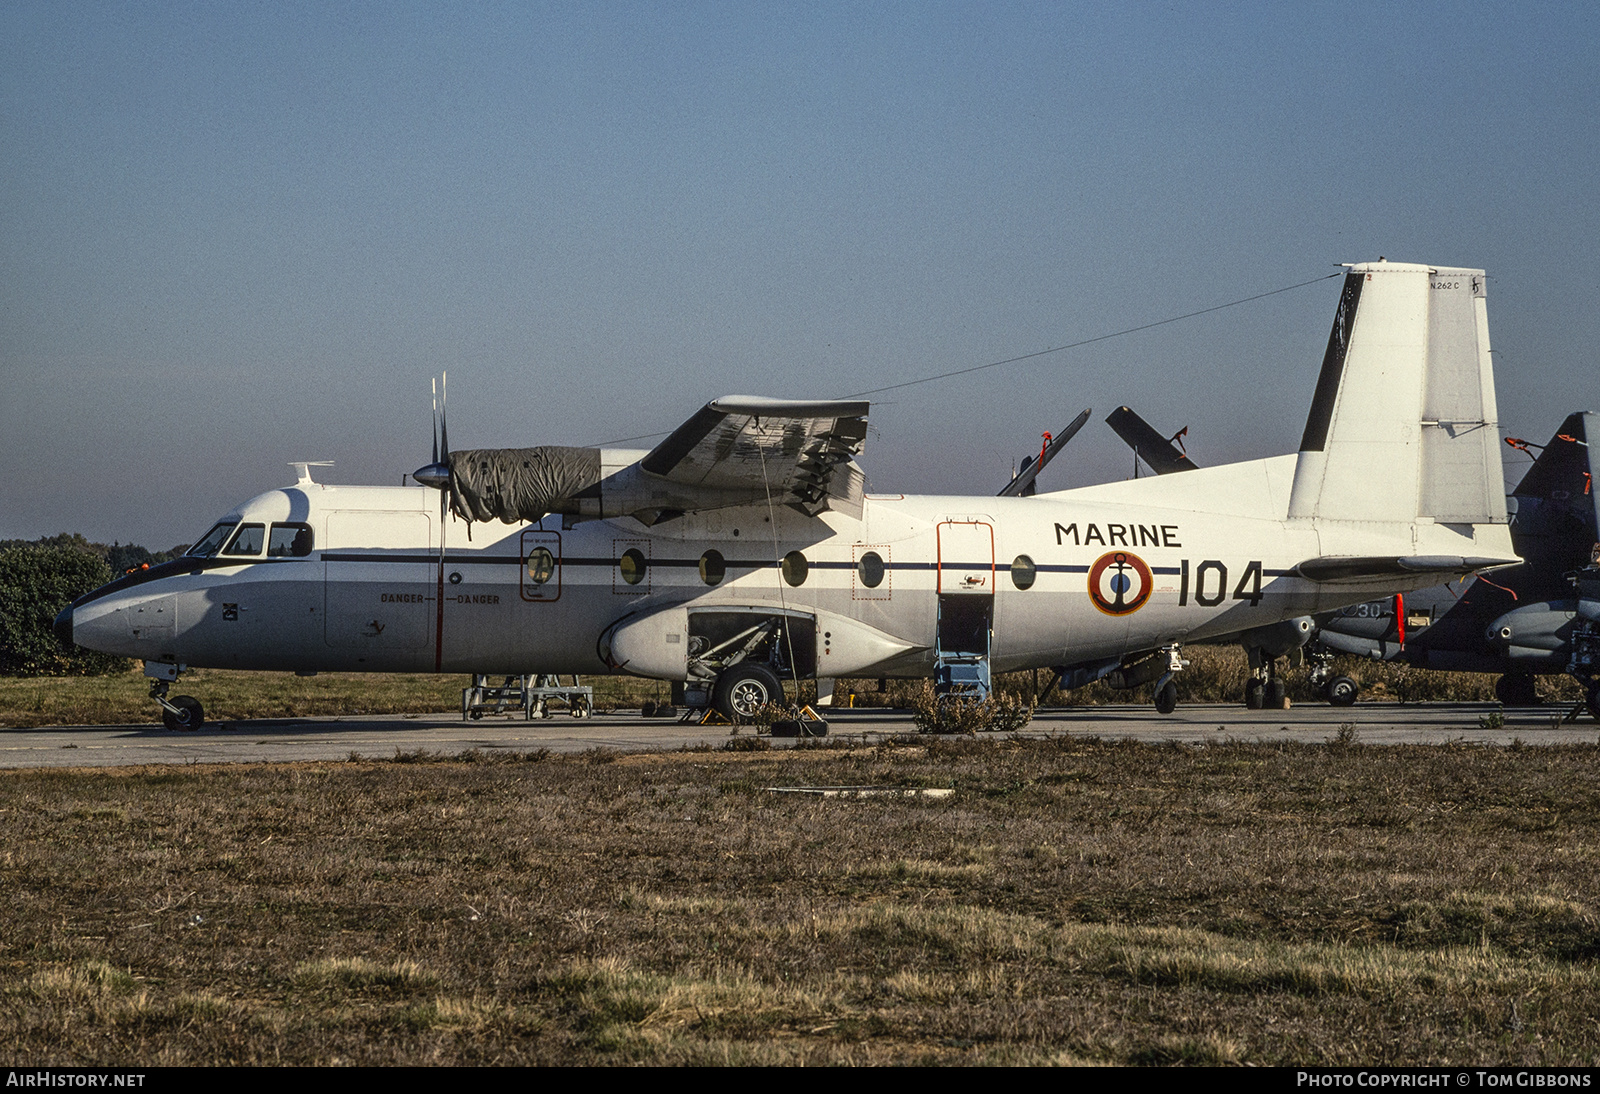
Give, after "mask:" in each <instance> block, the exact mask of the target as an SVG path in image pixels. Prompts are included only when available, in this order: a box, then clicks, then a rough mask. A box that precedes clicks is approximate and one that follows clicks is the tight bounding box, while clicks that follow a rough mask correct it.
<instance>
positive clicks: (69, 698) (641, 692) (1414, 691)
mask: <svg viewBox="0 0 1600 1094" xmlns="http://www.w3.org/2000/svg"><path fill="white" fill-rule="evenodd" d="M1184 656H1185V657H1187V658H1189V659H1190V660H1191V661H1192V662H1193V663H1192V664H1191V665H1190V667H1189V668H1188V669H1186V670H1185V671H1184V672H1182V673H1181V674H1179V676H1178V685H1179V688H1178V694H1179V701H1180V702H1185V703H1215V702H1237V701H1239V700H1240V698H1241V697H1242V696H1243V694H1244V682H1245V678H1246V676H1247V671H1246V667H1245V660H1244V653H1243V652H1242V651H1241V650H1240V649H1239V648H1238V647H1237V646H1194V647H1190V648H1188V649H1186V650H1185V651H1184ZM1339 671H1340V672H1343V673H1345V674H1347V675H1349V676H1352V677H1354V678H1355V679H1356V680H1358V681H1359V682H1360V683H1361V685H1362V698H1363V699H1375V700H1387V701H1390V702H1393V701H1397V700H1398V701H1400V702H1422V701H1426V700H1432V699H1443V700H1452V701H1457V702H1472V701H1482V702H1493V701H1494V680H1495V678H1494V677H1493V676H1487V675H1477V674H1472V673H1461V672H1433V671H1429V670H1427V669H1412V668H1407V667H1406V666H1404V665H1393V664H1372V663H1371V662H1367V661H1361V660H1358V659H1356V658H1345V659H1343V660H1342V661H1341V663H1340V665H1339ZM1305 675H1306V674H1305V671H1304V670H1298V669H1297V670H1292V671H1291V672H1290V673H1289V675H1288V680H1289V682H1290V685H1291V690H1290V695H1291V696H1292V697H1293V698H1294V700H1295V701H1296V702H1320V701H1321V699H1320V697H1319V696H1317V695H1316V694H1315V693H1314V692H1313V691H1312V690H1311V689H1310V688H1309V687H1308V686H1307V685H1306V683H1305ZM1049 679H1050V677H1049V674H1048V673H1040V674H1039V677H1038V678H1037V682H1036V680H1035V677H1034V675H1033V674H1032V673H1012V674H1010V675H1008V676H1002V677H1000V678H999V686H1000V688H1001V690H1002V691H1004V692H1006V693H1007V694H1010V695H1013V696H1017V697H1022V696H1025V695H1028V694H1031V693H1033V691H1034V689H1036V688H1038V687H1040V686H1042V685H1043V684H1046V683H1048V682H1049ZM467 682H468V681H467V678H466V677H465V676H458V675H446V676H434V675H431V674H406V673H325V674H323V675H321V676H313V677H298V676H294V675H292V674H290V673H284V672H238V671H232V670H228V669H197V670H194V671H191V672H188V673H186V674H185V675H184V677H183V679H182V680H181V681H180V682H179V684H178V685H177V686H176V687H175V688H174V689H173V694H175V695H177V694H193V695H196V696H198V697H199V698H200V700H201V702H203V703H204V704H205V709H206V717H207V718H208V719H210V720H212V721H238V720H243V719H250V718H306V717H317V716H329V717H337V716H340V715H350V714H427V713H439V712H448V711H453V710H459V709H460V704H461V689H462V688H463V687H464V686H465V685H466V684H467ZM583 682H584V683H585V684H589V685H591V686H593V687H594V689H595V702H596V705H597V706H598V707H600V709H602V710H611V709H619V708H637V707H638V706H639V705H640V704H641V703H644V702H645V701H647V700H649V701H655V702H666V701H667V700H668V698H669V697H670V691H669V689H668V687H667V685H665V684H662V683H660V682H658V681H654V680H644V679H640V678H638V677H630V676H591V677H585V678H584V681H583ZM149 687H150V681H149V680H147V679H146V678H145V677H144V675H143V674H142V673H141V672H140V671H139V669H138V668H137V667H134V668H130V669H129V670H128V671H127V672H123V673H118V674H115V675H111V676H67V677H34V678H14V677H0V726H16V727H31V726H51V725H140V724H145V723H154V722H157V721H159V720H160V719H159V710H158V708H157V707H156V705H155V703H154V702H152V701H151V700H150V698H149ZM921 687H922V682H921V681H913V680H904V681H901V680H891V681H889V683H888V687H887V689H886V690H883V691H880V690H879V689H878V684H877V681H874V680H856V681H850V680H844V681H840V682H839V687H838V690H837V694H838V695H839V697H840V701H841V702H843V701H845V699H844V696H845V695H846V694H848V693H851V692H853V693H854V694H855V701H856V704H857V705H858V706H860V705H866V706H890V707H901V708H909V707H911V706H913V705H914V704H915V701H916V697H917V695H918V693H919V692H920V689H921ZM1539 689H1540V692H1541V694H1542V695H1543V696H1544V698H1545V699H1546V701H1553V700H1557V699H1560V700H1562V701H1565V702H1576V701H1577V700H1578V699H1579V698H1580V697H1581V691H1580V690H1579V689H1578V687H1577V685H1576V684H1575V683H1574V682H1573V681H1572V680H1570V679H1568V678H1566V677H1552V676H1545V677H1541V678H1540V681H1539ZM802 692H803V694H804V695H805V696H806V697H808V698H809V697H810V696H812V695H814V694H815V690H814V688H813V687H812V685H810V684H806V685H804V686H803V689H802ZM1149 701H1150V689H1149V687H1143V688H1136V689H1133V690H1132V691H1113V690H1112V689H1111V688H1108V687H1106V686H1105V685H1104V684H1095V685H1092V686H1090V687H1087V688H1081V689H1079V690H1078V691H1074V692H1071V693H1068V694H1065V695H1063V694H1061V693H1059V692H1052V693H1051V694H1050V695H1048V696H1046V697H1045V702H1046V704H1049V705H1065V706H1097V705H1101V704H1107V703H1148V702H1149Z"/></svg>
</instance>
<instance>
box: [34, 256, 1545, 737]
mask: <svg viewBox="0 0 1600 1094" xmlns="http://www.w3.org/2000/svg"><path fill="white" fill-rule="evenodd" d="M867 411H868V404H867V403H865V402H858V401H800V400H779V399H762V398H752V397H747V396H730V397H727V398H722V399H716V400H714V401H712V402H710V403H708V404H706V406H705V407H704V408H703V409H701V410H700V411H698V412H697V413H695V414H694V415H693V416H692V417H691V418H690V419H689V420H688V421H687V422H685V423H684V424H683V425H682V426H680V427H679V428H678V429H677V430H676V431H675V432H674V433H672V435H671V436H669V437H668V438H667V439H666V440H665V441H663V442H662V443H661V444H659V445H657V446H656V447H655V448H654V449H652V450H651V451H649V452H643V451H619V450H611V449H594V448H557V447H541V448H524V449H489V450H475V451H460V452H450V451H449V447H448V440H447V439H446V441H445V446H444V452H443V453H436V456H435V460H434V462H433V463H432V464H430V465H428V466H427V467H424V468H421V469H419V470H418V471H417V472H416V473H415V475H414V476H413V477H414V478H415V479H416V480H417V481H418V482H419V483H422V484H425V485H426V486H432V487H435V488H436V489H439V490H441V491H443V492H444V493H443V494H441V495H440V500H441V504H439V505H438V506H435V504H434V497H435V495H434V494H433V493H432V492H431V491H430V490H428V489H423V488H420V487H404V486H401V487H375V486H368V487H355V486H329V485H322V484H318V483H314V482H312V481H311V477H310V475H309V474H302V475H301V481H300V482H299V483H297V484H296V485H294V486H291V487H288V488H286V489H282V490H273V491H270V492H268V493H265V494H262V495H261V496H259V497H256V498H253V499H251V500H250V501H248V502H245V503H244V504H243V505H241V506H240V507H239V508H238V509H236V510H234V511H233V512H231V513H229V514H228V515H227V516H225V517H223V518H222V519H221V520H220V521H218V522H217V524H216V525H215V526H214V527H213V528H212V529H211V530H210V531H209V532H207V533H206V534H205V536H203V537H202V538H201V539H200V541H199V542H198V543H196V544H195V545H194V547H192V548H191V549H190V550H189V552H188V554H187V555H185V556H184V557H182V558H180V559H177V560H175V561H173V562H168V563H163V564H161V565H159V566H155V567H152V568H151V569H149V570H147V571H139V572H137V573H134V574H129V575H127V576H125V577H121V578H118V579H117V580H115V581H113V582H111V583H110V584H108V585H106V586H104V587H103V588H101V589H98V590H96V591H94V592H92V593H90V594H88V595H86V596H84V597H83V598H81V599H79V600H78V601H77V602H76V603H74V604H73V605H72V606H71V607H69V608H68V609H66V610H65V611H63V612H62V613H61V616H60V617H59V618H58V620H57V625H56V629H57V633H58V634H60V635H62V637H64V638H69V639H70V640H74V641H76V642H77V643H79V644H80V645H83V646H87V647H89V648H91V649H96V650H101V651H104V652H108V653H116V654H122V655H125V656H129V657H138V658H142V659H144V660H145V662H146V670H145V671H146V673H147V675H150V676H151V677H152V678H153V679H154V683H153V685H152V697H153V698H156V699H157V700H158V701H159V702H160V703H161V704H162V706H163V708H164V709H165V712H166V713H165V718H166V721H167V724H168V725H171V726H174V727H192V726H194V725H197V724H198V723H199V722H200V720H201V719H202V717H203V714H202V711H201V707H200V704H199V703H198V702H196V701H195V700H194V699H192V698H189V697H187V696H178V697H176V698H175V699H174V700H172V701H170V702H169V701H168V700H167V698H166V690H167V686H168V684H169V683H170V682H171V681H172V680H174V679H176V678H177V676H178V674H179V673H181V672H182V671H183V670H184V669H185V668H187V667H191V666H195V667H215V668H240V669H280V670H287V671H295V672H300V673H312V672H321V671H368V672H371V671H387V672H452V673H484V674H491V673H492V674H506V675H520V674H528V673H536V672H537V673H583V674H590V673H608V672H625V673H632V674H637V675H640V676H646V677H654V678H657V679H660V680H665V681H672V682H673V683H674V690H675V692H677V693H678V694H680V695H681V697H682V699H683V701H684V702H686V703H687V705H689V706H690V707H703V706H707V705H713V706H715V707H717V708H718V709H720V710H721V711H722V712H724V713H725V714H727V715H728V716H730V717H733V718H736V719H737V718H742V717H746V716H748V715H750V714H751V713H753V712H754V710H755V709H756V708H758V707H759V706H760V705H762V704H763V703H765V702H767V701H768V700H769V699H777V698H781V695H782V685H781V683H780V680H781V679H783V678H794V679H800V678H814V679H817V680H818V681H819V685H820V686H821V687H822V688H823V689H824V690H828V689H829V687H830V685H829V682H830V681H831V680H832V679H833V678H836V677H841V676H877V677H882V676H899V677H929V676H935V675H937V674H938V673H939V672H940V670H941V668H944V667H947V666H948V665H949V664H951V663H952V662H955V661H965V662H967V663H976V664H978V665H980V666H981V667H982V669H983V672H984V674H985V675H986V674H987V672H988V670H989V669H990V668H992V669H993V670H994V671H1010V670H1015V669H1032V668H1049V669H1055V670H1057V671H1058V672H1060V673H1061V674H1062V679H1063V683H1064V684H1065V685H1066V686H1076V685H1081V684H1082V683H1085V682H1087V681H1089V680H1093V679H1099V678H1109V679H1110V680H1111V681H1112V682H1113V683H1115V684H1118V685H1121V686H1133V685H1135V684H1139V683H1144V682H1152V681H1153V682H1154V683H1155V684H1156V688H1155V696H1156V700H1155V701H1156V706H1157V708H1158V709H1160V710H1161V711H1163V712H1167V711H1170V710H1172V709H1173V707H1174V705H1175V703H1176V688H1175V686H1174V684H1173V682H1172V677H1173V675H1174V674H1175V673H1177V672H1178V671H1180V670H1181V669H1182V667H1183V665H1184V664H1185V662H1184V661H1183V660H1182V658H1181V657H1180V649H1181V646H1182V645H1183V644H1184V643H1187V642H1195V641H1199V640H1204V639H1207V638H1211V637H1214V636H1219V635H1237V634H1239V633H1241V632H1244V631H1248V630H1251V629H1252V628H1258V627H1271V626H1274V625H1281V624H1286V623H1287V621H1291V620H1294V619H1295V618H1296V617H1299V616H1305V615H1309V614H1311V613H1315V612H1321V611H1327V610H1329V609H1333V608H1339V607H1343V606H1345V605H1348V604H1356V603H1360V602H1362V601H1367V600H1372V599H1374V598H1375V597H1378V596H1383V595H1388V594H1392V593H1395V592H1400V591H1406V590H1410V589H1414V588H1420V587H1423V586H1427V585H1434V584H1438V583H1439V582H1440V580H1441V579H1443V578H1448V577H1452V576H1457V575H1462V574H1467V573H1471V572H1473V571H1476V570H1481V569H1488V568H1492V567H1495V566H1502V565H1507V564H1511V563H1514V562H1515V561H1516V556H1515V554H1514V552H1513V551H1512V547H1511V540H1510V536H1509V534H1508V531H1507V526H1506V506H1505V497H1504V490H1503V485H1502V479H1501V468H1500V449H1499V431H1498V422H1497V415H1496V409H1495V394H1494V382H1493V375H1492V370H1491V365H1490V356H1489V334H1488V320H1487V313H1486V305H1485V294H1484V275H1483V273H1482V271H1479V270H1464V269H1446V268H1437V267H1429V266H1425V265H1411V264H1401V263H1393V262H1386V261H1382V260H1380V261H1378V262H1374V263H1366V264H1361V265H1355V266H1351V267H1350V268H1349V272H1348V274H1347V275H1346V277H1345V280H1344V288H1343V292H1342V294H1341V296H1340V300H1339V304H1338V308H1337V311H1336V314H1335V319H1334V324H1333V331H1332V333H1331V335H1330V336H1329V339H1328V345H1327V350H1326V354H1325V356H1324V358H1323V362H1322V371H1321V375H1320V376H1319V378H1318V380H1317V385H1316V391H1315V395H1314V398H1313V400H1312V404H1311V412H1310V415H1309V417H1308V420H1307V422H1306V427H1305V433H1304V436H1303V438H1302V440H1301V443H1300V451H1299V452H1298V454H1296V455H1288V456H1280V457H1276V458H1273V459H1265V460H1257V461H1252V462H1248V463H1239V464H1233V465H1228V466H1221V467H1210V468H1202V469H1199V470H1195V471H1191V472H1189V473H1187V474H1183V475H1169V476H1161V477H1156V478H1147V479H1142V480H1135V481H1131V482H1116V483H1107V484H1104V485H1100V486H1092V487H1088V488H1084V489H1077V490H1065V491H1059V492H1055V493H1041V494H1037V495H1035V496H1032V497H944V496H925V497H915V496H907V495H901V494H877V495H874V494H865V493H864V492H863V485H864V479H863V476H862V473H861V470H860V468H859V467H858V466H857V465H856V463H855V462H854V459H853V457H854V456H855V455H856V454H858V453H859V452H860V450H861V444H862V440H863V438H864V437H865V435H866V419H867ZM442 432H443V431H442V429H441V434H442ZM445 500H447V501H448V505H449V510H450V512H449V513H448V514H447V513H446V511H445V505H444V504H442V502H443V501H445ZM490 520H499V521H503V522H505V523H506V524H508V525H510V526H511V527H510V528H509V530H506V531H504V532H497V533H495V534H492V535H489V536H484V535H483V534H482V531H481V529H480V531H479V537H478V542H476V543H473V542H471V541H470V539H469V536H468V535H464V534H462V533H463V531H466V532H470V531H471V523H470V522H473V521H490ZM462 522H467V523H465V524H463V523H462Z"/></svg>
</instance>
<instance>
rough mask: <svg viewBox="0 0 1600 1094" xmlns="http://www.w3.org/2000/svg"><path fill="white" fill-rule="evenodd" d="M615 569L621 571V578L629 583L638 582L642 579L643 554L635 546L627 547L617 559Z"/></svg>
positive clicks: (635, 583) (634, 583)
mask: <svg viewBox="0 0 1600 1094" xmlns="http://www.w3.org/2000/svg"><path fill="white" fill-rule="evenodd" d="M617 569H618V570H620V571H621V572H622V580H624V581H626V582H627V583H628V584H629V585H637V584H639V582H641V581H643V580H644V569H645V561H644V555H643V554H641V553H640V551H639V549H638V548H637V547H629V548H628V549H627V550H626V551H624V552H623V553H622V557H621V558H620V559H618V560H617Z"/></svg>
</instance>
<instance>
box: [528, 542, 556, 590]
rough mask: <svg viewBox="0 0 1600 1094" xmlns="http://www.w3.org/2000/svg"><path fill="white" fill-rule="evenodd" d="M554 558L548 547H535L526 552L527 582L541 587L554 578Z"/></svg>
mask: <svg viewBox="0 0 1600 1094" xmlns="http://www.w3.org/2000/svg"><path fill="white" fill-rule="evenodd" d="M555 572H556V556H555V555H553V554H551V553H550V549H549V548H548V547H535V548H534V549H533V550H531V551H529V552H528V580H529V581H530V582H532V583H533V584H535V585H543V584H544V583H545V582H546V581H549V580H550V579H551V578H552V577H554V576H555Z"/></svg>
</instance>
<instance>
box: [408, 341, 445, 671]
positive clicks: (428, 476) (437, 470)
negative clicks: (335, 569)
mask: <svg viewBox="0 0 1600 1094" xmlns="http://www.w3.org/2000/svg"><path fill="white" fill-rule="evenodd" d="M449 376H450V374H449V373H444V374H443V375H442V376H441V377H440V378H439V381H438V383H436V384H434V385H433V462H432V463H430V464H428V465H427V466H426V467H419V468H417V469H416V470H415V471H413V472H411V477H412V478H413V479H415V480H416V481H417V482H419V483H421V484H422V485H423V486H430V487H432V488H433V489H435V490H437V491H439V579H438V582H437V586H436V588H435V590H434V606H435V624H434V643H433V651H434V652H433V671H434V672H441V671H443V668H444V545H445V529H446V527H447V525H446V521H448V520H449V517H450V434H449V432H448V429H447V427H446V425H445V399H446V394H445V393H446V391H447V388H446V383H447V381H448V379H449Z"/></svg>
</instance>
